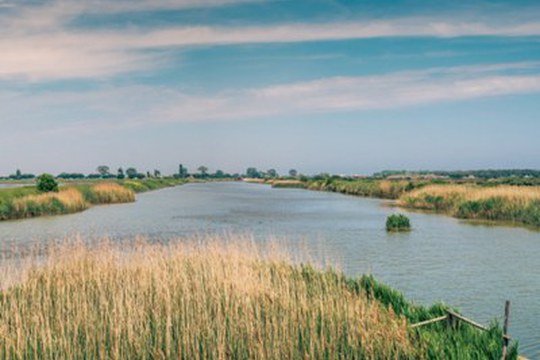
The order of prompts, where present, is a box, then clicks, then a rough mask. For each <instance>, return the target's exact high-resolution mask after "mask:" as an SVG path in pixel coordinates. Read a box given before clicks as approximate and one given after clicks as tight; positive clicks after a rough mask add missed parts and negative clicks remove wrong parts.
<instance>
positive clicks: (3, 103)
mask: <svg viewBox="0 0 540 360" xmlns="http://www.w3.org/2000/svg"><path fill="white" fill-rule="evenodd" d="M533 66H535V64H534V63H511V64H495V65H493V66H491V67H487V68H482V67H475V66H467V67H452V68H437V69H427V70H422V71H406V72H397V73H390V74H385V75H377V76H361V77H332V78H324V79H319V80H314V81H307V82H297V83H290V84H282V85H277V86H269V87H263V88H256V89H246V90H242V91H227V92H223V93H219V94H217V95H213V96H196V95H192V94H187V93H184V92H181V91H177V90H173V89H170V88H166V87H147V86H132V87H123V88H110V89H105V90H101V91H87V92H82V93H61V92H50V93H45V94H40V95H28V94H19V95H17V94H13V93H11V94H10V93H3V94H2V93H0V108H2V109H3V116H2V118H1V119H0V125H1V126H2V128H3V129H5V130H6V132H5V133H6V134H13V133H14V132H16V131H17V130H18V131H19V132H20V133H21V134H24V136H27V135H28V133H29V131H28V130H29V129H31V131H30V132H34V133H36V132H38V133H41V134H43V135H46V136H51V135H52V134H57V133H59V132H62V133H65V132H68V133H71V132H74V133H95V132H100V131H111V130H112V131H115V130H121V129H125V128H131V127H148V126H150V127H152V126H159V125H162V124H168V123H187V122H201V121H212V122H215V121H231V120H256V119H261V118H282V117H291V116H302V115H309V114H314V113H340V112H359V111H366V110H384V109H397V108H405V107H411V106H421V105H427V104H435V103H440V102H451V101H463V100H470V99H476V98H484V97H491V96H501V95H511V94H523V93H534V92H540V75H536V74H526V73H519V74H515V75H504V72H505V71H507V70H509V69H531V68H532V67H533ZM539 66H540V65H539V64H536V67H537V68H538V67H539ZM23 109H26V110H23ZM10 136H11V135H10Z"/></svg>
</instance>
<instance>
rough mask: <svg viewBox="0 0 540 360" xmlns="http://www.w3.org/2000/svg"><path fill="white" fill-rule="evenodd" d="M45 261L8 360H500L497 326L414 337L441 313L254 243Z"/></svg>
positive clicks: (6, 314)
mask: <svg viewBox="0 0 540 360" xmlns="http://www.w3.org/2000/svg"><path fill="white" fill-rule="evenodd" d="M216 241H220V242H219V243H218V242H216ZM269 254H270V255H269ZM38 260H39V259H38ZM35 264H36V265H33V266H26V267H22V269H23V270H24V271H23V270H21V271H22V272H23V275H22V276H21V278H19V280H18V283H17V285H12V286H10V287H7V288H6V287H5V285H3V286H4V290H3V292H2V293H1V295H0V358H15V359H17V358H43V359H45V358H148V359H150V358H151V359H155V358H185V359H193V358H235V359H236V358H241V359H248V358H249V359H257V358H259V359H283V358H289V359H290V358H294V359H305V358H316V359H323V358H356V359H361V358H368V359H392V358H393V359H400V358H402V359H409V358H446V359H477V358H500V347H501V346H500V330H499V329H498V327H493V330H492V332H491V333H481V332H479V331H476V330H474V329H471V328H468V327H462V328H459V329H457V330H455V331H454V330H450V329H449V328H447V327H446V326H445V325H444V324H440V325H433V326H431V327H426V328H424V329H422V330H420V331H416V330H411V329H410V328H409V327H408V324H409V323H411V322H415V321H420V320H424V319H426V318H430V317H432V316H434V315H438V314H440V313H441V312H443V311H444V309H443V308H442V306H434V307H432V308H429V309H428V308H423V307H417V306H414V305H412V304H410V303H409V302H407V301H406V300H405V299H404V298H403V296H402V295H401V294H400V293H398V292H396V291H394V290H392V289H390V288H388V287H386V286H384V285H381V284H379V283H377V282H376V281H375V280H374V279H373V278H372V277H369V276H367V277H363V278H361V279H350V278H347V277H345V276H344V275H343V274H341V273H339V272H336V271H334V270H326V271H321V270H317V269H315V268H314V267H312V266H310V265H293V263H292V262H291V261H290V260H289V259H288V257H287V256H286V255H284V254H280V253H279V252H275V251H274V252H273V251H271V248H261V247H258V246H255V245H254V244H253V243H252V242H245V241H240V242H230V241H229V242H227V241H224V240H223V239H216V240H210V241H206V242H203V243H201V242H199V243H189V244H188V243H172V244H169V245H158V244H154V245H151V244H148V243H144V242H141V243H138V244H137V245H134V246H130V247H123V248H122V247H118V246H114V245H112V244H110V243H106V242H105V243H103V244H101V245H100V246H97V247H93V248H90V247H87V246H85V245H83V244H68V245H62V246H59V247H55V248H53V249H50V250H49V252H48V253H47V254H46V256H45V260H43V259H41V260H40V261H38V262H36V263H35ZM18 269H21V267H20V266H19V268H18ZM2 280H6V281H7V280H9V279H5V278H2ZM0 285H2V284H0ZM515 351H516V349H515V347H513V348H512V351H511V358H515Z"/></svg>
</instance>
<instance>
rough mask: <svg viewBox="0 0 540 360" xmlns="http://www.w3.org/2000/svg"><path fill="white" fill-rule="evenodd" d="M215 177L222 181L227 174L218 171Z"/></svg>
mask: <svg viewBox="0 0 540 360" xmlns="http://www.w3.org/2000/svg"><path fill="white" fill-rule="evenodd" d="M214 177H215V178H217V179H222V178H224V177H225V173H224V172H223V170H217V171H216V173H215V174H214Z"/></svg>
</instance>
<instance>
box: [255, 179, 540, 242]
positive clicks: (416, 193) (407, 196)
mask: <svg viewBox="0 0 540 360" xmlns="http://www.w3.org/2000/svg"><path fill="white" fill-rule="evenodd" d="M265 184H268V185H271V186H272V187H274V188H276V189H279V188H290V189H304V190H313V191H325V192H335V193H340V194H344V195H350V196H358V197H364V198H373V199H381V200H389V201H392V202H391V206H395V207H397V208H400V209H404V210H409V211H419V212H425V213H432V214H437V215H445V216H450V217H452V218H454V219H458V220H463V221H466V222H472V223H476V222H478V223H481V222H484V223H485V224H491V225H494V226H507V227H520V228H525V229H528V230H531V231H540V196H537V194H540V187H533V186H508V185H497V186H493V187H481V186H478V185H464V184H451V183H448V184H425V183H421V184H412V183H411V182H404V181H401V180H398V181H394V182H393V183H392V182H391V181H388V180H371V179H370V180H353V181H346V180H336V181H320V180H309V181H307V182H306V181H299V180H285V181H283V180H277V181H268V182H265ZM409 184H411V185H409ZM443 190H452V191H455V192H456V193H457V195H454V194H453V193H451V192H450V191H448V193H449V195H447V196H446V197H443V196H439V195H438V192H440V191H443ZM505 190H507V191H508V192H516V193H521V194H519V196H521V197H522V198H524V199H526V200H528V198H529V197H531V198H532V195H535V196H537V197H534V198H533V199H532V200H530V202H529V203H526V204H523V202H524V201H525V200H524V201H520V199H519V198H517V199H516V197H517V196H514V197H511V196H508V195H506V194H505V193H504V191H505ZM430 191H432V192H433V193H434V195H432V194H431V193H430ZM467 191H470V192H471V193H473V192H476V193H480V196H478V195H476V194H472V195H468V194H467ZM497 191H498V192H500V194H497ZM482 192H486V193H487V192H493V193H494V194H493V195H491V196H484V195H482V194H481V193H482ZM462 193H464V195H462ZM531 194H532V195H531ZM529 195H531V196H529ZM411 199H412V200H411ZM513 202H515V203H517V205H516V206H514V207H518V206H521V208H519V207H518V208H517V209H514V208H511V207H512V206H513V205H514V203H513ZM510 208H511V209H510ZM511 211H512V212H511Z"/></svg>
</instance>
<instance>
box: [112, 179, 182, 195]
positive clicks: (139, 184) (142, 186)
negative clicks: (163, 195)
mask: <svg viewBox="0 0 540 360" xmlns="http://www.w3.org/2000/svg"><path fill="white" fill-rule="evenodd" d="M187 182H188V180H186V179H175V178H147V179H136V180H135V179H133V180H129V179H128V180H122V181H119V183H120V184H121V185H122V186H124V187H126V188H128V189H130V190H132V191H134V192H136V193H140V192H146V191H151V190H157V189H162V188H166V187H172V186H178V185H183V184H185V183H187Z"/></svg>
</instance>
